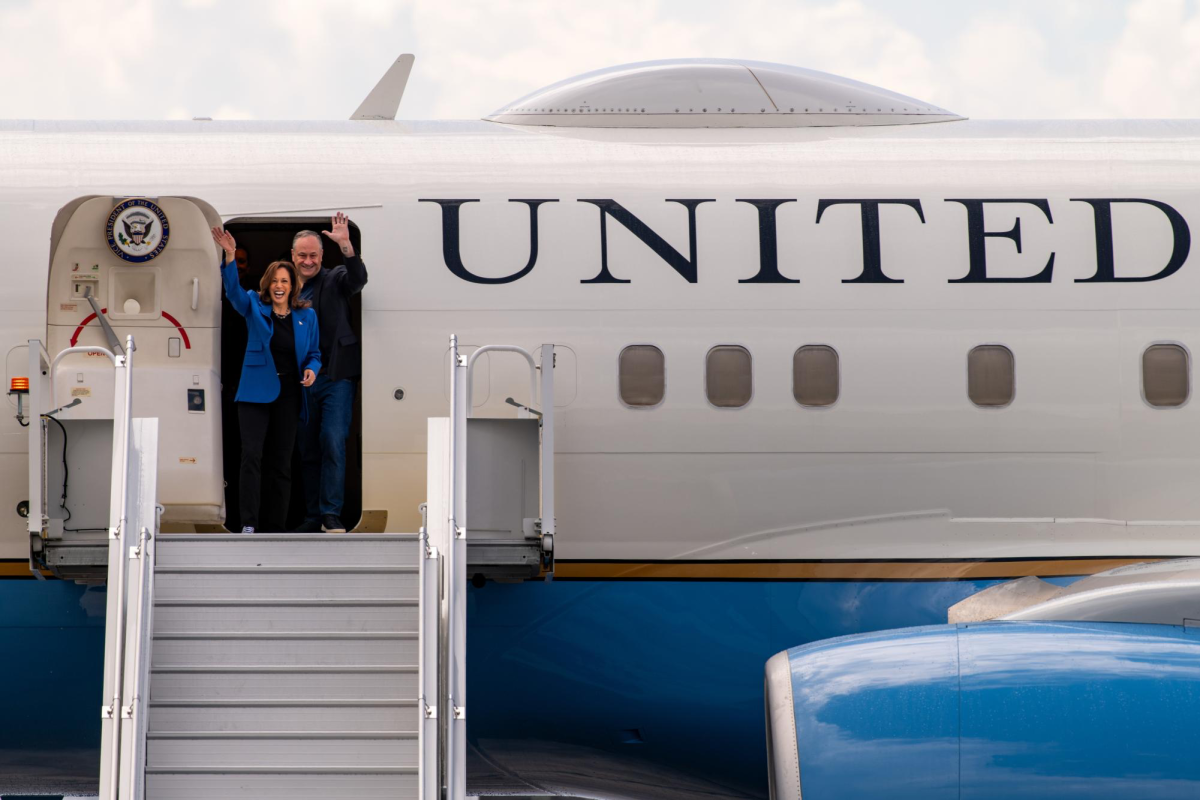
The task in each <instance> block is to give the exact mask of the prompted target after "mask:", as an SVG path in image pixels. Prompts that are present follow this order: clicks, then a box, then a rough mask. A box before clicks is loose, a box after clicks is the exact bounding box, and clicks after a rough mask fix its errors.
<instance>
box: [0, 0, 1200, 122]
mask: <svg viewBox="0 0 1200 800" xmlns="http://www.w3.org/2000/svg"><path fill="white" fill-rule="evenodd" d="M1100 10H1103V11H1104V12H1105V13H1098V12H1099V11H1100ZM401 52H413V53H415V54H416V56H417V61H416V65H415V68H414V71H413V75H412V79H411V80H410V82H409V87H408V91H407V93H406V96H405V99H404V102H403V104H402V105H401V109H400V116H401V117H404V118H417V119H428V118H463V117H466V118H470V117H478V116H481V115H483V114H486V113H488V112H490V111H492V110H494V109H495V108H497V107H499V106H501V105H503V104H504V103H506V102H508V101H509V100H512V99H513V98H515V97H518V96H520V95H523V94H525V93H527V92H530V91H532V90H534V89H537V88H538V87H541V86H543V85H545V84H548V83H552V82H554V81H557V80H560V79H562V78H565V77H568V76H570V75H574V74H577V73H580V72H585V71H588V70H592V69H597V68H600V67H605V66H611V65H615V64H620V63H625V62H629V61H641V60H648V59H658V58H675V57H683V56H717V57H721V56H724V57H735V58H750V59H758V60H763V61H778V62H782V63H787V64H796V65H799V66H806V67H811V68H814V69H819V70H824V71H827V72H833V73H837V74H841V75H846V76H848V77H851V78H856V79H858V80H863V81H867V82H869V83H874V84H877V85H880V86H883V87H886V88H889V89H892V90H895V91H898V92H901V93H904V94H909V95H912V96H914V97H918V98H921V99H923V100H927V101H929V102H932V103H936V104H939V105H942V106H945V107H947V108H951V109H953V110H956V111H959V112H960V113H965V114H969V115H971V116H976V117H1026V118H1028V117H1039V116H1042V117H1070V116H1158V117H1166V116H1200V110H1198V108H1197V106H1198V105H1200V11H1197V7H1196V1H1195V0H1103V2H1101V0H1061V2H1055V3H1050V4H1039V3H1036V2H1033V1H1032V0H1006V2H1004V3H1000V2H993V3H987V4H967V5H964V4H962V3H961V2H955V0H923V1H922V2H919V3H913V4H911V5H906V6H905V7H904V10H903V13H898V12H897V8H896V6H894V5H893V4H892V3H891V0H739V2H737V3H728V2H721V0H608V2H606V3H603V4H598V3H593V2H587V1H585V0H454V1H453V2H447V0H356V2H353V3H346V2H342V0H262V1H259V2H248V1H247V0H185V1H184V2H182V3H156V2H152V0H124V2H122V3H120V4H118V5H111V4H102V3H95V2H94V0H55V2H38V1H36V0H5V1H4V2H3V3H0V70H3V71H4V73H5V74H8V75H19V76H21V79H20V80H14V81H10V82H9V83H8V84H6V92H5V108H4V111H3V114H4V115H5V116H9V117H43V118H46V117H50V118H53V117H67V118H84V119H87V118H114V117H116V118H143V119H145V118H148V119H163V118H166V117H171V118H183V119H189V118H191V117H193V116H213V117H225V118H248V117H253V118H259V119H344V118H346V117H347V116H349V114H350V112H351V111H353V109H354V108H355V107H356V106H357V105H358V103H359V102H360V101H361V100H362V98H363V97H365V96H366V93H367V92H368V91H369V90H370V88H371V87H372V86H373V85H374V83H375V81H376V80H378V78H379V76H380V75H381V74H382V73H383V70H385V69H386V68H387V67H388V65H390V64H391V63H392V61H393V60H394V59H395V57H396V56H397V55H398V54H399V53H401Z"/></svg>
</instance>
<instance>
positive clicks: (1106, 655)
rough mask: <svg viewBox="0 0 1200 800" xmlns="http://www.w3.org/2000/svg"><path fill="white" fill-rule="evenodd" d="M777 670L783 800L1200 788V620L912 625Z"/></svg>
mask: <svg viewBox="0 0 1200 800" xmlns="http://www.w3.org/2000/svg"><path fill="white" fill-rule="evenodd" d="M766 677H767V680H766V683H767V727H768V749H769V751H770V771H771V793H772V798H776V799H777V800H784V798H787V799H788V800H792V798H796V797H800V796H802V797H803V800H828V799H829V798H837V800H854V799H855V798H864V799H865V798H871V800H875V798H880V797H887V798H889V800H902V799H904V798H914V800H915V799H916V798H919V799H920V800H985V799H987V800H991V798H996V799H997V800H999V799H1000V798H1003V800H1013V798H1035V797H1037V798H1056V799H1058V798H1067V797H1072V798H1073V797H1078V798H1089V800H1095V799H1096V798H1123V799H1124V798H1184V797H1186V798H1198V797H1200V629H1194V628H1181V627H1173V626H1167V625H1133V624H1115V623H1073V622H984V623H971V624H963V625H957V626H954V625H940V626H934V627H927V628H908V629H902V630H894V631H886V632H883V633H876V634H864V635H859V636H847V637H842V638H839V639H829V640H826V641H822V642H817V643H815V644H810V645H805V646H803V647H797V648H794V649H792V650H788V651H786V652H784V653H779V654H778V655H776V656H775V657H774V658H772V659H771V660H770V661H769V662H768V664H767V676H766Z"/></svg>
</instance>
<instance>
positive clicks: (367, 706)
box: [148, 698, 417, 735]
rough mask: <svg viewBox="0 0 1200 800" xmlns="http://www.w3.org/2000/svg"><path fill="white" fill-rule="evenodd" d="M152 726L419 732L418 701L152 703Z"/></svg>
mask: <svg viewBox="0 0 1200 800" xmlns="http://www.w3.org/2000/svg"><path fill="white" fill-rule="evenodd" d="M149 708H150V713H149V715H148V727H149V729H150V730H151V731H153V732H154V733H156V734H162V733H169V732H178V733H190V732H210V733H211V732H236V733H248V732H255V731H276V732H290V733H325V732H328V733H333V734H339V735H340V734H342V733H354V732H369V731H391V732H394V733H415V732H416V730H417V701H416V700H411V699H404V700H356V701H338V700H325V701H322V700H308V699H300V700H296V699H292V700H257V701H254V700H194V701H164V700H157V699H153V698H152V699H151V700H150V705H149Z"/></svg>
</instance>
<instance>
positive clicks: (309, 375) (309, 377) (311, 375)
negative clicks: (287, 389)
mask: <svg viewBox="0 0 1200 800" xmlns="http://www.w3.org/2000/svg"><path fill="white" fill-rule="evenodd" d="M316 379H317V373H315V372H313V371H312V370H311V369H306V370H304V377H303V378H301V379H300V385H301V386H312V385H313V381H315V380H316Z"/></svg>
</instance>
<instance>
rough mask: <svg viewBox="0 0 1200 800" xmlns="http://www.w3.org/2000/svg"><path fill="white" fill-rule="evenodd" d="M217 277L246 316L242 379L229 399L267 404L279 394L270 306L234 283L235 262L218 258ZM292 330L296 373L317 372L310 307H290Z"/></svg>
mask: <svg viewBox="0 0 1200 800" xmlns="http://www.w3.org/2000/svg"><path fill="white" fill-rule="evenodd" d="M221 280H222V281H223V282H224V284H225V296H226V297H228V298H229V302H230V304H231V305H232V306H233V308H234V310H235V311H237V312H238V313H239V314H241V315H242V316H243V317H245V318H246V331H247V333H248V334H249V336H248V338H247V341H246V356H245V358H244V359H242V382H241V384H239V385H238V391H237V396H236V397H234V398H233V399H234V400H236V401H239V402H244V403H270V402H272V401H273V400H274V399H275V398H277V397H279V375H278V374H276V369H275V359H274V358H273V357H272V356H271V334H272V333H274V328H273V327H272V323H271V306H270V305H268V304H267V303H264V302H263V301H262V298H260V297H259V296H258V292H256V291H255V290H253V289H243V288H242V287H241V284H240V283H238V274H237V263H236V262H233V263H229V264H226V263H225V259H224V256H223V255H222V258H221ZM291 318H292V333H293V334H294V335H295V337H296V365H297V366H298V367H299V368H300V374H301V375H304V370H306V369H311V370H312V371H313V372H314V373H317V372H320V371H321V337H320V333H319V331H318V330H317V314H316V312H315V311H313V310H312V309H311V308H293V309H292V313H291ZM300 400H301V405H300V419H302V420H304V421H306V422H307V421H308V392H305V391H301V392H300Z"/></svg>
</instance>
